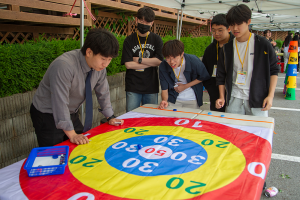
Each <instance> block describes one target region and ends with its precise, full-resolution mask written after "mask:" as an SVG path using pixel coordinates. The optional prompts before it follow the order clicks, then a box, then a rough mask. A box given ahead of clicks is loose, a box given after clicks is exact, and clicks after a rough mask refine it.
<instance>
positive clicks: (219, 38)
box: [202, 14, 234, 112]
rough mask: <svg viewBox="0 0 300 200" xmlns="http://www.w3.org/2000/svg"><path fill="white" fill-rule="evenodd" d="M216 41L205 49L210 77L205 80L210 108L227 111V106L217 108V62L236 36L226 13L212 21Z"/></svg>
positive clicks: (205, 58) (206, 64)
mask: <svg viewBox="0 0 300 200" xmlns="http://www.w3.org/2000/svg"><path fill="white" fill-rule="evenodd" d="M211 28H212V33H213V36H214V41H213V42H212V43H211V44H210V45H209V46H208V47H207V48H206V49H205V52H204V55H203V59H202V62H203V63H204V65H205V67H206V69H207V71H208V73H209V75H210V77H211V78H210V79H209V80H205V81H203V85H204V87H205V88H206V90H207V92H208V94H209V99H210V110H212V111H220V112H225V106H224V107H223V108H221V109H217V108H216V105H215V104H216V100H217V99H218V98H219V88H218V86H217V85H216V73H217V63H218V58H219V55H218V54H219V52H220V49H221V48H222V47H223V45H224V44H226V43H227V42H228V41H231V40H232V39H233V38H234V36H233V35H232V34H231V33H230V29H229V25H228V24H227V22H226V16H225V14H218V15H216V16H215V17H214V18H213V19H212V21H211Z"/></svg>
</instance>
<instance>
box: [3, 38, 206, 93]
mask: <svg viewBox="0 0 300 200" xmlns="http://www.w3.org/2000/svg"><path fill="white" fill-rule="evenodd" d="M125 38H126V37H125V36H121V37H117V39H118V42H119V44H120V49H119V56H118V57H117V58H114V59H112V61H111V63H110V64H109V66H108V67H107V75H108V76H109V75H113V74H116V73H119V72H122V71H126V67H125V66H124V65H121V57H122V49H123V42H124V40H125ZM172 39H175V37H172V36H166V37H163V38H162V40H163V42H166V41H168V40H172ZM181 41H182V42H183V43H184V45H185V53H189V54H195V55H196V56H198V57H200V56H203V54H204V50H205V48H206V47H207V46H208V45H209V44H210V41H211V37H209V36H207V37H199V38H191V37H182V38H181ZM79 48H80V42H79V41H76V40H72V39H67V40H51V41H48V40H39V41H37V42H34V41H30V42H27V43H24V44H6V43H3V44H1V45H0V77H1V79H0V97H5V96H11V95H13V94H17V93H23V92H26V91H31V90H33V89H34V88H37V87H38V85H39V83H40V81H41V80H42V78H43V76H44V74H45V72H46V70H47V69H48V66H49V65H50V64H51V62H52V61H53V60H54V59H55V58H57V57H58V56H60V55H62V54H63V53H64V52H67V51H71V50H74V49H79Z"/></svg>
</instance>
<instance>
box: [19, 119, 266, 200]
mask: <svg viewBox="0 0 300 200" xmlns="http://www.w3.org/2000/svg"><path fill="white" fill-rule="evenodd" d="M249 128H251V127H249ZM87 137H88V138H89V139H90V143H89V144H85V145H74V144H71V143H70V142H69V141H66V142H64V143H62V144H61V145H68V146H69V147H70V150H69V151H70V153H69V161H68V166H67V167H66V171H65V173H64V174H63V175H53V176H40V177H28V175H27V172H26V171H25V170H24V169H23V167H22V169H21V172H20V185H21V188H22V190H23V192H24V194H25V195H26V196H27V197H28V198H29V199H80V200H83V199H88V200H92V199H115V200H118V199H149V200H150V199H151V200H152V199H153V200H159V199H166V200H168V199H209V200H212V199H222V200H224V199H260V195H261V189H262V186H263V183H264V178H265V176H266V172H267V169H268V168H269V165H270V160H271V144H270V143H269V141H267V140H265V139H263V138H261V137H259V136H257V135H255V134H253V133H249V132H247V131H243V130H240V129H237V128H232V127H229V126H226V125H222V124H218V123H214V122H208V121H202V120H195V119H186V118H130V119H125V123H124V125H122V126H118V127H115V126H110V125H108V124H104V125H101V126H98V127H96V128H94V129H92V130H90V131H89V132H88V136H87ZM24 163H25V162H24ZM260 188H261V189H260Z"/></svg>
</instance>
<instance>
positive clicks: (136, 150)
mask: <svg viewBox="0 0 300 200" xmlns="http://www.w3.org/2000/svg"><path fill="white" fill-rule="evenodd" d="M105 160H106V161H107V163H108V164H109V165H110V166H112V167H114V168H116V169H118V170H120V171H123V172H127V173H129V174H134V175H138V176H158V175H177V174H178V175H179V174H183V173H188V172H190V171H193V170H195V169H197V168H199V167H200V166H201V165H203V164H204V163H205V162H206V160H207V152H206V150H205V149H204V148H203V147H202V146H201V145H199V144H197V143H195V142H193V141H191V140H188V139H185V138H182V137H177V136H170V135H145V136H138V137H132V138H128V139H125V140H121V141H119V142H117V143H115V144H113V145H111V146H110V147H109V148H107V150H106V151H105Z"/></svg>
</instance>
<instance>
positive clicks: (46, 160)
mask: <svg viewBox="0 0 300 200" xmlns="http://www.w3.org/2000/svg"><path fill="white" fill-rule="evenodd" d="M60 157H61V156H58V157H57V158H56V159H54V158H53V157H52V156H43V157H36V158H35V160H34V163H33V165H32V167H39V166H51V165H59V161H60Z"/></svg>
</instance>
